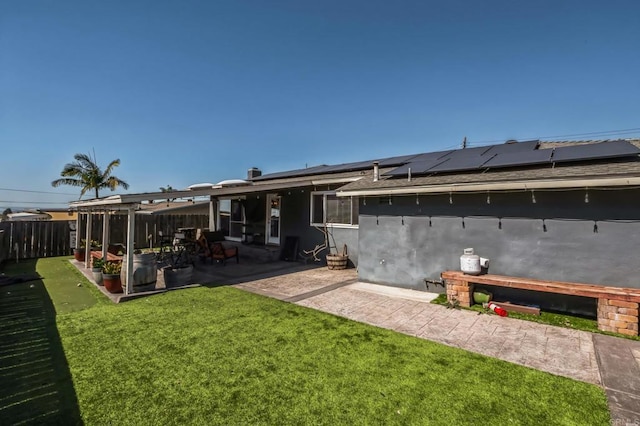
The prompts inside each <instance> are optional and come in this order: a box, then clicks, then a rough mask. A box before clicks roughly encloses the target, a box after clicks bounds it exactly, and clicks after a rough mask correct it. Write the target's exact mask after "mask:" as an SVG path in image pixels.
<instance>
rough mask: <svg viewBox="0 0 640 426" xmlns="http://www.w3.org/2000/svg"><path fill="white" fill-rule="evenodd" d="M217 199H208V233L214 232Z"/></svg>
mask: <svg viewBox="0 0 640 426" xmlns="http://www.w3.org/2000/svg"><path fill="white" fill-rule="evenodd" d="M217 204H218V199H217V198H215V197H209V231H215V230H216V222H217V220H216V211H217Z"/></svg>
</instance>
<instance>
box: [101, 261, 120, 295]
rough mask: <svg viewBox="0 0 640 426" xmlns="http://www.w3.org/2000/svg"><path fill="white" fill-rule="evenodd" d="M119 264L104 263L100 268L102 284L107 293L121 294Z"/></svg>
mask: <svg viewBox="0 0 640 426" xmlns="http://www.w3.org/2000/svg"><path fill="white" fill-rule="evenodd" d="M121 270H122V264H121V263H120V262H105V263H104V266H103V267H102V282H103V284H104V288H106V289H107V291H108V292H109V293H122V281H121V280H120V271H121Z"/></svg>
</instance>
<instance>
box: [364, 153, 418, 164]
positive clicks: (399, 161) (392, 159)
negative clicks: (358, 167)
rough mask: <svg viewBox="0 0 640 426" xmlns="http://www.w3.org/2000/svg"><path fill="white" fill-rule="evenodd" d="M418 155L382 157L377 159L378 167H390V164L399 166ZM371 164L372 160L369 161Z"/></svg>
mask: <svg viewBox="0 0 640 426" xmlns="http://www.w3.org/2000/svg"><path fill="white" fill-rule="evenodd" d="M416 157H418V155H416V154H413V155H401V156H398V157H389V158H383V159H381V160H377V161H378V163H380V167H392V166H400V165H402V164H406V163H408V162H410V161H413V160H414V159H415V158H416ZM370 164H373V161H372V162H371V163H370Z"/></svg>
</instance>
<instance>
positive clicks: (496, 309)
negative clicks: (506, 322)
mask: <svg viewBox="0 0 640 426" xmlns="http://www.w3.org/2000/svg"><path fill="white" fill-rule="evenodd" d="M489 309H491V310H492V311H493V312H495V313H496V314H498V315H500V316H501V317H506V316H508V315H509V313H508V312H507V311H505V310H504V309H502V308H501V307H500V306H498V305H496V304H495V303H489Z"/></svg>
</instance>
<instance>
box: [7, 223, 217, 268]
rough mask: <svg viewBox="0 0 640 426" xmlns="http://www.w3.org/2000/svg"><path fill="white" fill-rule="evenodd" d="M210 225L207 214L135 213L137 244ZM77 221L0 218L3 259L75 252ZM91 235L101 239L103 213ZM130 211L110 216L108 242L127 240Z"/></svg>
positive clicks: (156, 241)
mask: <svg viewBox="0 0 640 426" xmlns="http://www.w3.org/2000/svg"><path fill="white" fill-rule="evenodd" d="M208 226H209V216H208V215H136V226H135V235H134V240H135V247H136V248H145V247H149V246H150V245H153V246H157V245H158V244H159V232H160V231H162V232H163V234H164V235H169V236H172V235H173V233H174V232H176V231H177V230H178V228H202V229H206V228H208ZM72 227H75V221H71V222H68V221H41V222H11V221H3V222H0V262H2V261H4V260H8V259H12V260H13V259H32V258H41V257H55V256H67V255H70V254H72V253H73V248H74V247H72V245H71V230H72ZM76 232H77V238H79V239H84V238H85V234H86V215H82V216H81V220H80V228H79V229H78V230H77V231H76ZM91 239H92V240H97V241H100V242H102V215H98V214H96V215H93V219H92V227H91ZM126 241H127V215H126V214H117V215H112V216H111V217H110V219H109V242H111V243H123V244H124V243H126Z"/></svg>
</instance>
